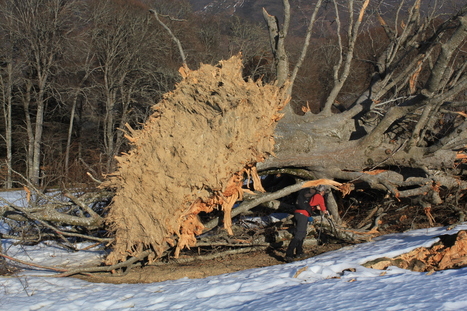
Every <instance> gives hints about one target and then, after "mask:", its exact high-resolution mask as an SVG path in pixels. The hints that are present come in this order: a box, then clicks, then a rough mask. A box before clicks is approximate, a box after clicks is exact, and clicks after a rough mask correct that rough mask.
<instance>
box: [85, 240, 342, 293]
mask: <svg viewBox="0 0 467 311" xmlns="http://www.w3.org/2000/svg"><path fill="white" fill-rule="evenodd" d="M346 245H347V244H325V245H319V246H308V247H305V248H304V250H305V253H306V257H305V258H310V257H313V256H316V255H319V254H321V253H324V252H328V251H332V250H336V249H339V248H341V247H343V246H346ZM284 254H285V248H278V249H272V248H271V249H266V250H264V251H255V252H251V253H246V254H236V255H228V256H225V257H222V258H216V259H210V260H201V259H199V260H195V261H192V262H189V263H179V262H177V261H176V260H172V261H170V262H168V263H166V264H162V265H148V266H144V267H138V268H133V269H131V270H130V271H128V272H127V273H126V274H124V275H122V274H111V273H102V274H93V275H92V276H82V275H81V276H77V277H78V278H80V279H83V280H86V281H89V282H96V283H114V284H123V283H127V284H134V283H154V282H162V281H167V280H177V279H181V278H185V277H187V278H190V279H200V278H205V277H208V276H212V275H219V274H225V273H230V272H236V271H242V270H248V269H253V268H263V267H268V266H273V265H280V264H284V263H285V262H284V259H283V257H284ZM301 260H303V259H301Z"/></svg>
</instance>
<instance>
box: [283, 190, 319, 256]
mask: <svg viewBox="0 0 467 311" xmlns="http://www.w3.org/2000/svg"><path fill="white" fill-rule="evenodd" d="M325 190H326V188H325V186H323V185H319V186H317V187H316V189H315V190H312V189H311V188H305V189H302V190H300V192H299V193H298V197H297V202H296V205H297V206H296V210H295V212H294V224H295V227H294V230H293V235H294V236H293V239H292V241H290V243H289V246H288V247H287V250H286V251H285V261H286V262H291V261H293V259H294V258H301V257H303V256H304V252H303V242H304V241H305V237H306V233H307V232H306V231H307V227H308V221H309V220H310V218H311V221H313V220H312V219H313V218H312V217H311V215H312V214H315V213H320V211H321V212H323V213H328V211H327V209H326V204H325V202H324V192H325Z"/></svg>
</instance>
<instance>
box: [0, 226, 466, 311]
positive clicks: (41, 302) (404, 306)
mask: <svg viewBox="0 0 467 311" xmlns="http://www.w3.org/2000/svg"><path fill="white" fill-rule="evenodd" d="M459 230H467V223H465V224H463V225H461V226H457V227H456V228H455V229H453V230H450V231H447V230H446V228H431V229H422V230H415V231H410V232H406V233H401V234H392V235H386V236H381V237H379V238H376V239H375V240H374V241H372V242H369V243H364V244H359V245H355V246H351V247H345V248H343V249H340V250H337V251H333V252H329V253H325V254H321V255H320V256H316V257H313V258H309V259H306V260H303V261H296V262H293V263H289V264H280V265H276V266H271V267H266V268H258V269H250V270H245V271H239V272H235V273H229V274H223V275H218V276H212V277H208V278H205V279H188V278H183V279H180V280H175V281H165V282H160V283H151V284H119V285H114V284H103V283H97V284H96V283H89V282H86V281H82V280H77V279H73V278H54V277H37V276H34V275H44V274H53V273H50V272H47V271H41V270H25V271H23V272H22V273H21V274H20V275H17V276H8V277H0V310H12V311H13V310H14V311H16V310H66V311H71V310H203V311H207V310H333V311H335V310H369V311H370V310H371V311H375V310H467V291H466V288H467V268H462V269H457V270H445V271H440V272H435V273H433V274H431V275H429V274H427V273H419V272H412V271H407V270H402V269H399V268H397V267H390V268H388V270H386V273H385V274H384V275H382V271H381V270H372V269H368V268H364V267H363V266H361V264H362V263H364V262H366V261H369V260H372V259H376V258H379V257H394V256H397V255H399V254H402V253H405V252H408V251H410V250H412V249H414V248H416V247H420V246H430V245H432V244H433V243H435V242H436V241H438V239H437V238H436V237H437V236H439V235H443V234H454V233H456V232H457V231H459ZM2 243H3V248H4V250H6V252H7V254H8V255H10V256H13V257H16V258H18V259H21V260H25V261H32V262H34V263H37V264H43V265H47V266H53V265H58V264H60V263H66V264H67V265H68V266H73V265H74V264H76V263H79V262H87V263H92V262H99V260H100V258H101V256H102V253H100V252H98V251H82V252H76V253H68V252H67V251H65V250H64V249H62V248H60V247H58V246H56V245H48V246H47V245H45V244H40V245H36V246H15V245H12V241H8V240H2ZM86 245H87V244H82V245H79V247H80V248H84V247H85V246H86ZM347 268H356V272H345V273H343V274H342V271H343V270H344V269H347ZM300 270H304V271H303V272H301V273H299V274H298V276H296V277H294V276H295V275H296V274H297V272H298V271H300Z"/></svg>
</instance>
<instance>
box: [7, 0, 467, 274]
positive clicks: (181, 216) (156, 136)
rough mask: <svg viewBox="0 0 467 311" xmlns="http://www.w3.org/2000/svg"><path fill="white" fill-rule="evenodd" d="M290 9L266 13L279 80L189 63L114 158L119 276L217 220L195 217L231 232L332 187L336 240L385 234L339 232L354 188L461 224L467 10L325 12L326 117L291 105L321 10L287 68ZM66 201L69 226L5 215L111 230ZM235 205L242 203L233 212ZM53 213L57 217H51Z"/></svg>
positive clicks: (112, 210) (191, 240)
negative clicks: (369, 54) (261, 208)
mask: <svg viewBox="0 0 467 311" xmlns="http://www.w3.org/2000/svg"><path fill="white" fill-rule="evenodd" d="M283 3H284V13H285V14H284V19H283V20H284V23H283V25H281V26H280V25H279V23H278V19H277V18H276V17H275V16H271V15H269V14H268V13H267V11H266V10H264V12H263V13H264V17H265V20H266V22H267V25H268V30H269V35H270V41H271V47H272V52H273V56H274V60H275V62H274V65H275V71H276V77H277V78H276V80H275V81H272V82H269V81H261V80H257V81H253V80H250V79H248V78H245V77H243V76H242V59H241V56H240V55H238V56H234V57H232V58H231V59H229V60H226V61H221V62H220V63H219V64H218V65H217V66H211V65H201V66H200V68H199V69H197V70H190V69H189V68H188V67H187V65H186V64H184V65H183V66H182V67H181V69H180V75H181V77H182V80H181V81H180V82H179V83H178V84H177V86H176V88H175V89H174V90H173V91H172V92H170V93H168V94H166V95H165V97H164V99H163V100H162V101H161V102H160V103H158V104H157V105H155V106H154V107H153V111H154V112H153V114H152V116H151V117H150V118H149V119H148V121H147V122H146V123H145V124H144V127H143V128H142V129H141V130H134V129H132V128H131V127H130V126H127V128H126V129H122V130H124V131H125V133H126V134H125V135H126V137H127V139H128V140H129V142H130V143H131V144H132V149H131V150H130V151H129V152H128V153H126V154H122V155H121V156H119V157H118V158H117V160H118V169H117V170H116V172H115V173H113V174H111V175H109V176H108V178H107V179H106V181H105V182H104V183H102V185H101V187H102V188H105V189H108V188H112V189H114V191H115V195H114V196H113V200H112V203H111V204H110V206H109V207H108V215H107V216H106V222H105V223H106V224H108V225H109V229H110V231H111V232H112V233H113V234H114V235H113V237H114V238H113V244H112V252H111V253H110V255H109V256H108V257H107V259H106V263H107V264H108V265H110V266H111V267H115V265H118V264H119V263H121V262H134V261H135V260H140V259H143V258H146V257H147V259H148V260H149V261H154V260H156V259H158V258H160V257H162V256H164V254H167V253H169V252H170V253H171V252H172V251H173V255H174V256H175V257H177V256H178V255H179V254H180V251H181V250H182V249H183V248H185V247H192V246H194V245H196V243H197V239H196V236H197V235H199V234H200V233H202V232H204V231H205V229H211V228H213V227H214V226H216V225H217V224H218V222H219V221H217V220H215V219H210V220H209V222H203V220H204V218H203V217H201V216H204V215H206V214H214V212H216V211H222V213H223V214H222V215H223V217H222V220H221V221H220V222H221V223H222V225H223V227H224V228H225V229H226V231H227V232H228V233H229V234H232V223H231V221H232V218H233V217H234V216H236V215H239V214H240V213H244V212H247V211H248V210H251V209H252V208H254V207H256V206H258V205H260V204H263V203H267V202H274V203H275V204H271V206H273V205H274V206H275V208H277V206H278V205H279V206H280V203H278V202H277V201H275V200H280V199H281V198H284V197H286V196H288V195H290V194H291V193H293V192H296V191H298V190H300V189H301V188H302V187H309V186H314V185H317V184H326V185H329V187H330V188H331V189H332V190H333V192H331V193H330V194H329V195H328V196H327V204H328V207H329V208H330V211H331V213H332V216H333V219H334V222H333V223H335V224H337V225H338V228H337V229H336V228H334V230H335V231H336V232H335V233H336V234H340V235H341V237H342V236H345V238H347V239H350V240H358V237H357V236H358V235H359V234H360V233H363V234H364V233H369V232H370V233H375V232H376V231H375V228H376V227H377V225H378V222H377V221H374V226H373V228H371V229H372V230H366V232H364V231H362V230H360V231H358V230H354V229H352V228H346V229H343V224H342V222H343V221H342V219H341V213H340V212H341V211H340V210H339V208H338V203H337V202H336V200H335V198H339V197H342V195H345V194H348V193H349V192H351V191H355V190H362V189H374V190H376V191H379V192H381V193H383V194H384V195H385V196H386V197H387V198H388V199H390V200H396V201H397V200H403V199H404V198H410V199H411V201H412V202H413V204H415V205H418V206H420V207H422V208H423V209H424V210H425V212H426V216H427V217H430V216H431V214H430V209H431V208H432V207H433V206H436V205H438V204H440V203H441V202H443V201H444V202H446V201H448V202H450V204H452V206H453V208H454V209H457V211H458V216H459V220H463V210H462V208H460V207H458V206H457V201H458V200H459V199H460V198H461V197H462V196H463V194H464V192H463V191H464V190H465V189H466V188H467V183H466V182H465V181H464V168H465V163H464V162H465V158H467V155H466V154H465V145H466V143H467V135H466V124H467V123H466V122H465V117H466V115H465V111H464V110H465V92H466V89H467V74H466V67H467V65H466V62H465V58H466V56H467V55H466V51H465V47H466V36H467V16H466V13H467V6H464V7H462V8H461V9H460V10H458V11H457V12H456V13H454V14H451V15H450V17H449V18H447V19H446V18H445V19H442V18H441V16H436V15H435V12H436V8H434V9H433V11H428V12H424V11H423V8H422V7H421V5H420V1H419V0H414V1H413V2H411V4H410V5H409V4H407V3H406V2H402V3H401V4H400V6H399V7H398V8H396V10H395V11H396V13H394V15H388V14H386V15H384V14H382V13H381V12H380V10H379V7H378V6H377V5H375V4H371V3H370V1H369V0H365V1H344V3H345V5H341V4H342V3H339V1H337V0H336V1H331V2H326V4H330V3H331V4H333V7H334V9H335V11H334V17H333V22H332V23H331V24H332V27H335V28H334V32H335V34H336V44H335V47H336V49H337V57H336V58H335V66H334V71H333V73H332V81H333V85H332V87H331V89H330V91H329V93H328V94H327V98H326V100H325V101H324V103H323V105H322V107H320V108H321V109H320V111H319V112H318V113H311V112H310V111H309V109H308V107H297V105H295V103H294V102H293V87H294V83H295V80H296V78H297V74H298V72H299V70H300V68H301V66H302V65H303V62H304V60H305V58H306V55H307V52H308V49H309V46H310V42H311V40H312V35H313V33H314V27H315V25H316V23H317V21H318V20H319V18H318V17H319V16H322V14H324V13H323V10H324V9H323V6H324V5H323V1H321V0H318V1H317V2H316V4H315V6H314V8H315V9H314V11H313V13H312V14H311V17H310V21H309V26H308V28H307V30H306V36H305V42H304V44H303V50H302V52H301V54H300V55H299V56H298V59H297V60H295V61H294V62H293V64H294V66H293V70H291V69H290V68H291V65H290V63H292V62H290V63H289V53H288V51H287V49H286V48H287V44H286V39H287V35H288V28H289V23H290V17H291V13H290V6H289V3H288V1H287V0H284V1H283ZM372 5H373V6H372ZM331 7H332V6H331ZM343 7H346V8H347V10H342V8H343ZM328 9H329V5H328ZM153 13H154V15H155V16H156V18H158V15H157V12H155V11H153ZM325 13H326V14H330V12H328V11H326V12H325ZM390 16H392V17H393V20H392V22H391V20H389V17H390ZM161 23H162V22H161ZM369 25H370V26H371V27H370V26H369ZM332 27H331V28H332ZM364 27H367V28H366V29H365V28H364ZM376 27H379V28H382V29H383V30H384V35H385V37H384V39H383V40H381V41H383V42H385V46H384V49H379V50H378V55H375V56H374V59H373V60H372V61H370V60H368V61H367V62H371V64H372V66H371V67H369V68H371V72H369V78H368V83H367V85H366V87H365V88H364V89H362V90H360V91H359V92H360V94H359V96H356V97H354V98H352V97H347V100H346V101H345V102H343V99H345V98H346V97H345V96H344V95H345V94H344V95H342V94H343V93H345V87H346V85H348V84H349V83H352V81H349V77H350V76H351V75H350V74H351V72H352V70H354V68H355V67H356V66H359V63H358V62H357V60H356V57H357V56H356V52H355V48H356V46H357V44H358V40H360V38H361V37H362V36H363V34H364V33H365V32H367V34H366V35H367V36H370V37H371V36H372V34H371V30H373V29H375V28H376ZM367 30H368V31H367ZM169 31H170V30H169ZM174 39H175V41H176V42H177V44H178V46H179V47H180V51H181V56H182V59H183V61H184V60H185V56H184V53H183V51H182V49H181V44H180V42H179V41H178V40H176V38H175V37H174ZM380 39H381V38H380ZM348 98H350V99H348ZM337 102H340V103H342V104H341V105H339V106H338V105H336V103H337ZM297 110H301V111H302V113H296V111H297ZM303 112H304V113H303ZM279 173H280V174H282V175H288V176H292V177H293V178H295V182H294V183H293V184H289V185H285V186H282V187H279V188H277V187H276V188H273V187H271V188H268V187H264V184H263V185H262V180H261V178H260V177H259V175H267V176H273V178H274V176H276V175H278V174H279ZM266 190H269V191H266ZM69 198H70V201H71V203H70V206H73V208H70V211H73V214H72V215H68V216H67V218H63V217H62V218H60V217H59V215H60V214H59V211H58V209H57V207H56V206H54V205H51V206H50V211H55V214H54V213H49V212H45V211H48V210H46V209H44V208H37V209H35V210H32V211H27V210H23V209H22V208H21V207H18V206H11V204H10V205H9V207H8V210H7V209H5V211H4V212H3V215H5V213H7V212H8V213H11V214H14V215H15V216H16V217H23V218H24V219H32V220H35V221H38V220H42V219H45V220H46V221H47V224H48V223H49V221H55V222H58V223H60V222H61V223H67V222H69V220H70V217H73V218H72V219H73V220H76V221H79V224H78V225H77V226H81V227H83V228H87V227H88V226H87V225H86V221H88V222H89V221H91V222H92V223H91V224H90V225H89V226H94V227H99V226H100V225H101V224H102V223H103V218H102V216H101V215H97V214H96V213H94V212H93V210H90V209H89V208H88V207H87V204H83V202H81V201H80V200H79V199H78V198H75V197H73V196H72V195H71V194H69ZM236 203H241V204H240V205H239V206H238V207H236V208H233V206H234V204H236ZM276 203H277V204H276ZM383 212H384V211H381V210H379V209H374V210H372V211H371V212H370V213H369V214H368V217H367V218H368V219H370V218H371V219H373V220H378V219H379V218H380V217H381V216H382V213H383ZM41 213H43V214H41ZM70 214H71V212H70ZM51 215H52V216H54V217H55V218H53V219H52V218H50V219H47V218H44V217H51ZM428 219H429V221H430V222H432V221H433V219H432V218H428ZM357 228H360V226H357ZM367 229H370V228H367ZM337 231H338V232H337ZM78 233H79V232H75V233H72V234H74V235H78ZM72 236H73V235H72ZM366 236H368V235H366ZM62 238H63V240H66V237H65V236H63V237H62ZM101 241H103V239H101ZM105 241H108V239H107V240H105ZM129 258H130V259H129ZM128 260H129V261H128ZM102 269H105V268H102Z"/></svg>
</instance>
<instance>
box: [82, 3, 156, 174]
mask: <svg viewBox="0 0 467 311" xmlns="http://www.w3.org/2000/svg"><path fill="white" fill-rule="evenodd" d="M93 5H94V6H93V7H91V8H90V14H92V24H93V30H92V33H91V40H90V42H91V45H92V47H93V49H94V55H95V58H96V60H97V62H98V66H97V67H96V70H95V81H96V82H97V83H98V85H99V88H100V89H101V90H102V101H103V109H102V110H103V113H104V121H103V132H104V133H103V135H104V136H103V143H104V153H105V155H106V157H107V171H108V172H109V171H112V169H113V167H114V165H115V156H116V155H117V154H118V153H119V151H120V150H121V147H122V144H123V143H124V138H123V132H122V131H120V130H118V128H123V127H124V124H125V123H127V122H129V121H130V117H131V113H132V110H133V109H132V103H133V102H134V100H135V98H136V97H137V96H139V94H140V93H141V92H142V91H144V89H146V88H147V85H148V84H150V81H154V78H155V76H154V72H152V71H150V70H149V68H150V67H151V66H147V65H149V64H150V62H148V61H147V57H148V56H149V55H148V54H147V53H149V51H150V47H149V44H150V43H152V42H154V41H153V39H152V38H151V36H150V34H152V32H151V27H150V15H149V14H148V13H147V10H144V11H141V9H140V10H136V11H135V8H134V7H133V8H131V7H129V6H128V4H120V3H116V2H114V1H96V2H94V4H93ZM109 25H111V27H109ZM151 47H152V48H154V45H151ZM149 59H151V58H149ZM145 66H146V68H145Z"/></svg>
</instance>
